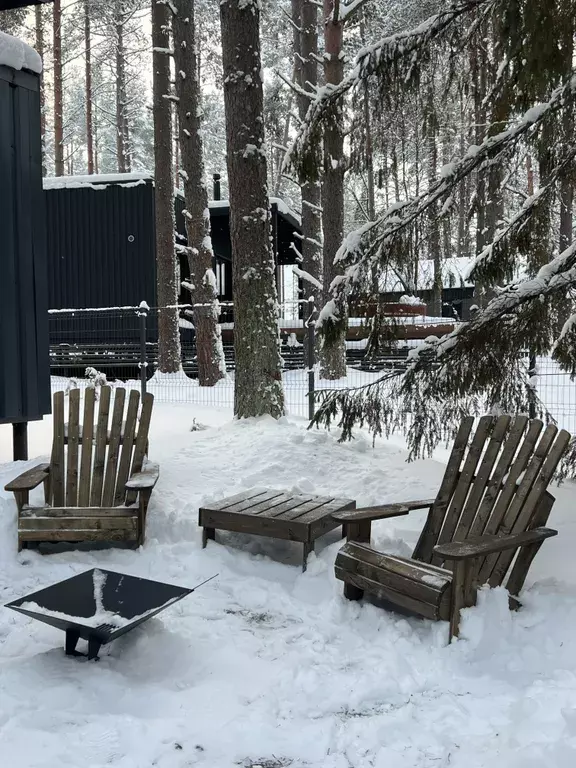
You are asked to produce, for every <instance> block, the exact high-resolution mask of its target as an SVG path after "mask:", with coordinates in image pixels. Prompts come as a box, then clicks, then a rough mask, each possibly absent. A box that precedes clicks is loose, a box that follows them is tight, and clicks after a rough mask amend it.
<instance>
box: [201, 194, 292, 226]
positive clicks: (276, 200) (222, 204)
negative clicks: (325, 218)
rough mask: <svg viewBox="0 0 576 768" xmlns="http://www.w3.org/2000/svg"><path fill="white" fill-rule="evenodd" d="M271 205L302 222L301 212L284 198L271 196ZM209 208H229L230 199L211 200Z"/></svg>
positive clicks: (279, 211)
mask: <svg viewBox="0 0 576 768" xmlns="http://www.w3.org/2000/svg"><path fill="white" fill-rule="evenodd" d="M269 200H270V205H276V207H277V208H278V213H282V214H283V215H284V216H292V218H293V219H296V221H297V222H298V224H300V214H299V213H296V211H295V210H293V209H292V208H290V206H289V205H288V204H287V203H286V202H285V201H284V200H282V199H281V198H280V197H270V198H269ZM208 207H209V208H229V207H230V201H229V200H210V201H209V202H208Z"/></svg>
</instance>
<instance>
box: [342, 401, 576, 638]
mask: <svg viewBox="0 0 576 768" xmlns="http://www.w3.org/2000/svg"><path fill="white" fill-rule="evenodd" d="M473 423H474V419H473V418H467V419H465V420H464V422H463V423H462V425H461V427H460V429H459V431H458V434H457V436H456V440H455V443H454V448H453V450H452V454H451V456H450V460H449V461H448V465H447V467H446V472H445V474H444V479H443V481H442V484H441V486H440V490H439V491H438V495H437V496H436V498H435V499H430V500H426V501H411V502H407V503H405V504H386V505H384V506H376V507H368V508H365V509H357V510H352V511H344V512H338V513H337V514H335V515H333V518H334V519H335V520H337V521H338V522H341V523H343V524H344V525H345V526H346V533H347V542H346V544H345V545H344V546H343V547H342V549H341V550H340V552H339V553H338V555H337V557H336V564H335V570H336V577H337V578H338V579H341V580H342V581H343V582H344V594H345V596H346V597H347V598H349V599H350V600H360V599H361V598H362V597H363V594H364V591H367V592H369V593H371V594H374V595H375V596H376V597H378V598H380V599H381V600H384V601H385V602H386V603H388V604H391V605H392V606H396V607H398V608H400V609H402V610H405V611H408V612H410V613H413V614H417V615H419V616H423V617H425V618H428V619H434V620H448V621H449V622H450V639H452V637H453V636H457V635H458V627H459V621H460V611H461V609H462V608H464V607H469V606H472V605H474V604H475V602H476V593H477V588H478V587H479V586H481V585H484V584H488V585H490V586H491V587H496V586H499V585H501V584H503V583H504V581H505V579H506V576H507V574H508V579H507V581H506V588H507V589H508V592H509V594H510V607H511V608H517V607H518V606H519V605H520V603H519V601H518V600H517V599H516V596H517V595H518V594H519V592H520V590H521V589H522V586H523V584H524V581H525V579H526V576H527V573H528V569H529V567H530V564H531V562H532V560H533V559H534V557H535V556H536V553H537V552H538V550H539V549H540V547H541V545H542V543H543V542H544V539H547V538H549V537H550V536H555V535H556V533H557V531H554V530H551V529H550V528H544V527H543V526H544V525H545V524H546V522H547V520H548V516H549V515H550V511H551V509H552V505H553V504H554V497H553V496H552V494H551V493H549V492H548V490H547V489H548V485H549V483H550V481H551V479H552V477H553V475H554V472H555V470H556V467H557V466H558V462H559V461H560V459H561V458H562V455H563V453H564V451H565V450H566V447H567V445H568V442H569V440H570V435H569V433H568V432H566V431H564V430H562V431H560V432H558V429H557V427H555V426H554V425H553V424H551V425H549V426H548V427H546V429H545V430H544V432H542V429H543V424H542V422H541V421H538V420H533V421H530V422H529V421H528V418H527V417H525V416H517V417H516V418H515V419H514V420H513V421H512V419H511V417H510V416H500V417H498V418H496V417H492V416H483V417H482V418H481V419H480V421H479V424H478V428H477V429H476V432H475V434H474V436H473V438H472V440H471V441H470V440H469V439H470V435H471V432H472V427H473ZM541 433H542V436H541V437H540V440H539V441H538V438H539V436H540V434H541ZM416 509H429V513H428V518H427V521H426V524H425V525H424V529H423V530H422V533H421V535H420V538H419V540H418V543H417V545H416V549H415V550H414V554H413V555H412V558H411V559H409V558H404V557H397V556H392V555H386V554H384V553H381V552H378V551H377V550H375V549H373V548H372V547H371V546H370V526H371V522H372V521H373V520H382V519H384V518H390V517H397V516H399V515H407V514H408V513H409V512H411V511H412V510H416Z"/></svg>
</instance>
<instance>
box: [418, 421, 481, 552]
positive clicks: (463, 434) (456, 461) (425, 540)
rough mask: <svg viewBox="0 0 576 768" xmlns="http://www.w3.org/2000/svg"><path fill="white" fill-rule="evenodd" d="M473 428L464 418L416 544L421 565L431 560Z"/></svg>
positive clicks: (470, 422)
mask: <svg viewBox="0 0 576 768" xmlns="http://www.w3.org/2000/svg"><path fill="white" fill-rule="evenodd" d="M473 426H474V418H473V417H472V416H468V417H466V418H465V419H464V420H463V421H462V424H461V425H460V429H459V430H458V433H457V435H456V438H455V440H454V447H453V449H452V453H451V454H450V458H449V460H448V464H447V466H446V472H445V473H444V478H443V480H442V484H441V486H440V490H439V491H438V495H437V497H436V501H435V502H434V505H433V507H432V509H431V510H430V514H429V515H428V519H427V521H426V524H425V526H424V528H423V530H422V533H421V534H420V538H419V539H418V543H417V544H416V549H415V550H414V558H415V559H416V560H421V561H422V562H423V563H429V562H430V561H431V560H432V550H433V548H434V547H435V545H436V544H437V542H438V536H439V534H440V530H441V529H442V523H443V522H444V518H445V517H446V510H447V509H448V504H449V503H450V499H451V498H452V494H453V493H454V489H455V488H456V485H457V483H458V479H459V477H460V465H461V464H462V459H463V458H464V455H465V453H466V448H467V446H468V439H469V437H470V432H471V431H472V427H473Z"/></svg>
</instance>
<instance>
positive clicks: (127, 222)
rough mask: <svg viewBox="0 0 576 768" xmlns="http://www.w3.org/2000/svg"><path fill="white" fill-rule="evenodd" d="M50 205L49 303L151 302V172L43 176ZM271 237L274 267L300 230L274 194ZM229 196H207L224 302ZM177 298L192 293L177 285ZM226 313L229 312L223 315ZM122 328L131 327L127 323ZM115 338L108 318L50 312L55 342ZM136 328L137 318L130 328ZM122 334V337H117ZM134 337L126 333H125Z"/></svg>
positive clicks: (179, 225)
mask: <svg viewBox="0 0 576 768" xmlns="http://www.w3.org/2000/svg"><path fill="white" fill-rule="evenodd" d="M44 197H45V201H46V211H47V220H48V228H47V237H46V243H47V250H48V272H49V278H48V302H49V306H50V309H72V308H73V309H77V308H80V309H86V308H102V307H110V308H111V310H113V308H115V307H128V306H138V305H139V304H140V302H141V301H146V303H147V304H148V305H149V306H150V307H154V306H156V304H157V302H156V259H155V226H154V185H153V179H152V177H151V176H150V174H146V173H135V174H112V175H98V176H77V177H73V176H63V177H59V178H48V179H44ZM270 203H271V214H272V241H273V246H274V254H275V259H276V263H277V265H278V266H281V265H284V264H291V263H295V261H296V254H295V252H294V250H293V249H292V248H291V247H290V244H291V242H293V241H294V239H295V238H294V234H293V233H294V231H297V232H299V231H300V223H299V221H298V219H297V218H296V216H295V215H293V214H292V213H291V212H290V211H289V209H288V208H287V207H286V206H285V205H284V204H283V203H282V201H281V200H275V199H272V200H271V201H270ZM174 208H175V221H176V232H177V239H178V240H179V241H180V243H181V244H185V243H186V230H185V224H184V216H183V214H182V211H183V209H184V199H183V198H182V197H181V196H180V195H178V194H177V195H176V196H175V201H174ZM229 215H230V209H229V206H228V202H227V201H224V200H214V201H212V202H211V203H210V221H211V227H212V245H213V248H214V255H215V264H214V271H215V274H216V282H217V285H218V290H219V298H220V300H221V301H232V245H231V242H230V231H229ZM179 265H180V280H186V279H187V278H188V277H189V269H188V264H187V260H186V257H185V256H181V257H180V259H179ZM179 301H180V303H182V304H186V303H189V301H190V294H189V293H188V291H186V289H184V288H182V289H181V292H180V296H179ZM223 319H227V318H226V317H223ZM122 328H123V329H124V330H123V332H124V333H126V332H128V333H130V332H131V330H130V328H127V326H126V323H124V324H123V326H122ZM95 330H97V331H98V334H99V338H98V341H100V342H102V341H108V340H110V339H113V338H114V339H116V337H117V336H118V333H119V332H120V326H118V324H116V326H113V325H110V327H109V328H107V327H106V317H105V315H102V322H100V323H99V324H98V327H97V329H96V328H95V326H94V322H93V319H89V318H87V319H86V321H84V320H83V319H82V317H81V316H80V315H78V316H76V317H74V318H71V317H70V316H69V315H68V316H66V317H64V316H63V317H62V319H60V318H59V317H58V315H52V316H51V319H50V337H51V343H52V344H60V343H70V342H86V343H90V342H91V341H94V342H95V341H96V339H92V338H91V334H93V333H94V331H95ZM137 333H138V330H137V325H136V324H134V327H133V335H134V336H135V337H136V336H137ZM118 340H120V339H118ZM130 340H131V339H130Z"/></svg>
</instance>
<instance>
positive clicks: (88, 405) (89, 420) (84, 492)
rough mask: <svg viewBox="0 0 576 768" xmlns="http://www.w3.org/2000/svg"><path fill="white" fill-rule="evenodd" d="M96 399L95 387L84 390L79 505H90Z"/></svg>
mask: <svg viewBox="0 0 576 768" xmlns="http://www.w3.org/2000/svg"><path fill="white" fill-rule="evenodd" d="M95 400H96V390H95V389H94V388H93V387H89V388H88V389H86V390H85V391H84V416H83V419H82V456H81V458H80V483H79V487H78V506H79V507H88V506H89V505H90V484H91V480H92V443H93V441H94V403H95Z"/></svg>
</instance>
